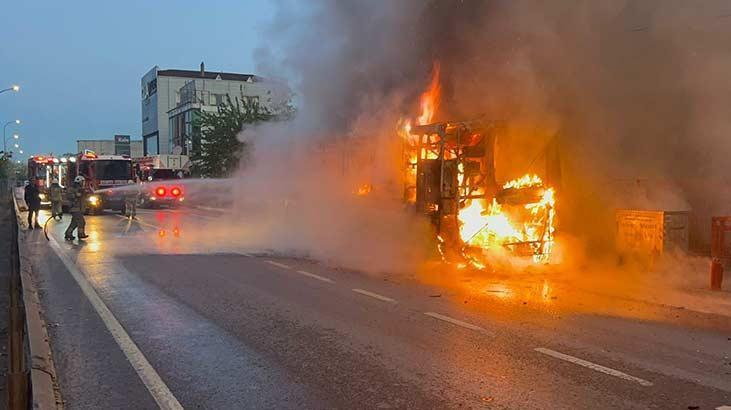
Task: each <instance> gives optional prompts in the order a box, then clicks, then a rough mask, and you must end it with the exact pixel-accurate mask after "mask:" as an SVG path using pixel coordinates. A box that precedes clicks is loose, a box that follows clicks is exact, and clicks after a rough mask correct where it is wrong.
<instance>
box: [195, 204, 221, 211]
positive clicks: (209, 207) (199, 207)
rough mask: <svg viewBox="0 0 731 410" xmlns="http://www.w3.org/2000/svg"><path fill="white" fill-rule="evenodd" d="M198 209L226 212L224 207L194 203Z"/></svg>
mask: <svg viewBox="0 0 731 410" xmlns="http://www.w3.org/2000/svg"><path fill="white" fill-rule="evenodd" d="M195 207H196V208H198V209H202V210H204V211H214V212H226V209H225V208H216V207H213V206H202V205H196V206H195Z"/></svg>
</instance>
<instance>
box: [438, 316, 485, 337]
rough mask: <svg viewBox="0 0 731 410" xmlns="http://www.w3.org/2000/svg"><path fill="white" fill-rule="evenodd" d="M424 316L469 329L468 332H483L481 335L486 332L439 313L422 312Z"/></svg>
mask: <svg viewBox="0 0 731 410" xmlns="http://www.w3.org/2000/svg"><path fill="white" fill-rule="evenodd" d="M424 314H425V315H427V316H430V317H433V318H434V319H439V320H443V321H445V322H449V323H451V324H453V325H457V326H462V327H464V328H467V329H470V330H475V331H477V332H483V333H484V332H486V331H485V329H483V328H481V327H479V326H475V325H473V324H471V323H467V322H463V321H461V320H457V319H454V318H451V317H449V316H444V315H440V314H439V313H435V312H424Z"/></svg>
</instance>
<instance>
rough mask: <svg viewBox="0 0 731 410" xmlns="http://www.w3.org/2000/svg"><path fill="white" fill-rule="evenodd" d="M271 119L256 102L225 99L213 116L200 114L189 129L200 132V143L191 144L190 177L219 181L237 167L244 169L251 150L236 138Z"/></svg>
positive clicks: (268, 113) (272, 116) (273, 116)
mask: <svg viewBox="0 0 731 410" xmlns="http://www.w3.org/2000/svg"><path fill="white" fill-rule="evenodd" d="M275 118H277V116H275V115H274V114H272V113H270V112H269V111H268V110H266V109H264V108H262V107H260V106H259V104H258V103H256V102H250V101H247V100H244V101H241V100H240V99H238V98H236V99H234V100H232V99H231V98H230V97H229V96H226V101H224V102H222V103H221V104H219V105H218V109H217V110H216V112H205V111H203V112H201V113H200V115H199V116H198V117H197V118H196V119H195V120H194V122H193V128H194V129H199V130H200V143H199V144H195V143H194V144H193V145H194V149H193V153H192V162H193V169H192V172H193V174H194V175H197V176H201V177H206V178H220V177H226V176H229V175H231V173H233V172H234V171H235V170H236V169H237V168H238V167H239V166H240V165H241V166H245V165H246V162H247V161H248V159H249V155H250V153H251V147H250V146H249V144H248V143H244V142H241V141H239V139H238V138H237V136H238V134H239V133H240V132H241V130H242V127H243V126H244V124H256V123H259V122H262V121H270V120H272V119H275ZM195 145H198V147H197V149H196V147H195Z"/></svg>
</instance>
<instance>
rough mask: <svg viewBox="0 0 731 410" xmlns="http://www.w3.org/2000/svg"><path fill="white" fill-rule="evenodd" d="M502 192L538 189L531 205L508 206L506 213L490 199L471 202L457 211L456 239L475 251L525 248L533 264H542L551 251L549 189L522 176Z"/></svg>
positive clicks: (552, 211) (552, 201)
mask: <svg viewBox="0 0 731 410" xmlns="http://www.w3.org/2000/svg"><path fill="white" fill-rule="evenodd" d="M503 188H504V189H526V188H540V189H542V192H541V193H540V195H541V196H540V199H538V200H537V201H535V202H530V203H523V204H512V205H509V207H510V208H511V209H510V212H507V211H506V210H504V209H503V206H502V205H501V204H499V203H498V202H497V199H496V198H493V200H492V203H490V204H489V205H488V204H487V201H485V200H478V199H473V200H470V201H469V202H468V203H467V205H466V206H465V207H464V208H462V209H461V210H460V211H459V221H460V237H461V238H462V241H463V242H464V243H465V245H468V246H472V247H476V248H484V249H489V248H494V247H501V246H503V247H505V246H507V247H511V246H518V245H519V244H525V246H527V247H528V248H527V249H528V250H529V251H530V253H531V254H532V255H533V260H534V261H535V262H544V261H546V260H547V259H548V257H549V256H550V253H551V250H552V247H553V235H554V232H555V228H554V226H553V223H554V218H555V215H556V211H555V209H554V206H555V203H556V199H555V191H554V190H553V188H544V187H543V181H542V180H541V179H540V178H539V177H538V176H537V175H525V176H523V177H521V178H518V179H515V180H513V181H509V182H508V183H506V184H505V185H503Z"/></svg>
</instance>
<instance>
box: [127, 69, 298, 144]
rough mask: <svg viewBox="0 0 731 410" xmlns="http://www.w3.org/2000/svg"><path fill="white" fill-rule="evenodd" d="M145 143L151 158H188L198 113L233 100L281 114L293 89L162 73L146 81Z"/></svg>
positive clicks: (258, 80) (248, 77) (253, 80)
mask: <svg viewBox="0 0 731 410" xmlns="http://www.w3.org/2000/svg"><path fill="white" fill-rule="evenodd" d="M141 85H142V139H143V144H144V152H145V155H154V154H186V155H190V152H189V151H191V150H193V149H194V145H195V144H194V141H193V135H194V134H195V133H194V132H193V120H194V119H195V116H196V115H197V113H199V112H201V111H207V110H216V107H217V106H218V105H219V104H221V103H222V102H223V101H225V100H226V96H227V95H228V96H230V97H231V98H239V99H248V100H249V101H257V102H259V104H260V105H261V106H262V107H265V108H268V109H272V110H273V109H275V108H276V107H277V106H278V105H279V104H282V103H283V102H284V101H285V100H286V99H288V98H289V89H288V88H287V87H286V86H284V85H282V84H280V83H277V82H274V81H269V80H266V79H264V78H262V77H258V76H255V75H253V74H237V73H223V72H220V73H216V72H207V71H205V66H204V64H203V63H201V67H200V71H190V70H161V69H160V68H159V67H157V66H155V67H153V68H152V69H151V70H150V71H149V72H147V74H145V75H144V76H143V77H142V84H141Z"/></svg>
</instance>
